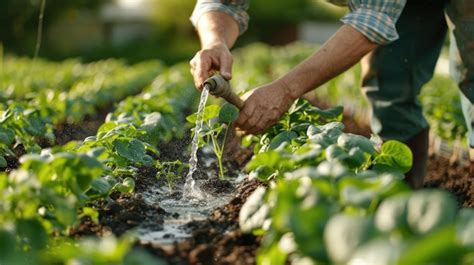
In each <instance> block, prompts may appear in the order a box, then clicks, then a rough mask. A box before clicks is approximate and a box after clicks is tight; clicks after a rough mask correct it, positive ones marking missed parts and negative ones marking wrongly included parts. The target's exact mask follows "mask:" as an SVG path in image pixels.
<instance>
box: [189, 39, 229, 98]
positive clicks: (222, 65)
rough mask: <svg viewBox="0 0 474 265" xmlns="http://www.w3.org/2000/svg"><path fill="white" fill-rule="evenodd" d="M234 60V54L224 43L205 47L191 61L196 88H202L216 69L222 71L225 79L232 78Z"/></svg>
mask: <svg viewBox="0 0 474 265" xmlns="http://www.w3.org/2000/svg"><path fill="white" fill-rule="evenodd" d="M232 62H233V58H232V54H231V53H230V51H229V48H227V45H225V44H224V43H217V44H212V45H209V46H208V47H203V49H201V50H200V51H198V52H197V53H196V55H194V58H193V59H192V60H191V61H190V63H189V64H190V66H191V74H192V75H193V78H194V84H195V85H196V88H198V89H199V90H202V88H203V87H202V85H203V83H204V81H205V80H206V79H208V78H209V77H210V76H211V75H212V72H214V71H220V74H221V75H222V77H224V79H226V80H230V79H231V78H232Z"/></svg>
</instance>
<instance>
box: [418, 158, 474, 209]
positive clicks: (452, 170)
mask: <svg viewBox="0 0 474 265" xmlns="http://www.w3.org/2000/svg"><path fill="white" fill-rule="evenodd" d="M469 167H470V165H468V164H467V163H466V164H464V165H457V164H450V163H449V159H447V158H444V157H441V156H436V157H435V156H432V157H430V158H429V160H428V175H427V177H426V178H425V183H424V186H425V187H427V188H441V189H444V190H447V191H449V192H451V193H452V194H453V195H454V196H455V197H456V199H457V201H458V204H459V206H461V207H466V208H472V207H474V173H473V172H469V170H470V169H469Z"/></svg>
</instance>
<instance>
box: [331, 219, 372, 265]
mask: <svg viewBox="0 0 474 265" xmlns="http://www.w3.org/2000/svg"><path fill="white" fill-rule="evenodd" d="M372 231H373V225H372V221H371V220H370V219H369V218H368V217H362V216H349V215H346V214H338V215H335V216H333V217H331V219H330V220H329V222H328V223H327V225H326V227H325V229H324V243H325V246H326V249H327V252H328V254H329V257H330V258H331V260H332V261H333V262H334V263H335V264H345V263H346V262H347V261H348V260H349V259H350V257H351V256H352V254H353V253H354V252H355V251H356V250H357V248H358V247H360V246H361V245H363V244H364V243H366V241H367V240H368V239H369V238H370V236H371V234H372Z"/></svg>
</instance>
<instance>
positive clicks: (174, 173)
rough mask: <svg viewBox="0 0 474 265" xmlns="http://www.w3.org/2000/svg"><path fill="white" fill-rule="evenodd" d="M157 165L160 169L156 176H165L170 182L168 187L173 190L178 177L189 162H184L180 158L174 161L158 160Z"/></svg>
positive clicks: (159, 177) (158, 177)
mask: <svg viewBox="0 0 474 265" xmlns="http://www.w3.org/2000/svg"><path fill="white" fill-rule="evenodd" d="M155 167H156V169H158V172H157V173H156V178H157V179H161V178H164V179H165V180H166V182H167V183H168V189H169V190H170V192H171V191H172V189H173V187H174V185H175V183H176V181H177V180H178V178H179V177H181V174H182V173H183V172H184V170H185V169H186V168H188V167H189V166H188V165H187V164H183V162H181V161H179V160H176V161H172V162H162V161H159V160H157V161H156V164H155Z"/></svg>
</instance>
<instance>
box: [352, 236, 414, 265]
mask: <svg viewBox="0 0 474 265" xmlns="http://www.w3.org/2000/svg"><path fill="white" fill-rule="evenodd" d="M403 251H404V248H403V245H401V244H400V243H398V242H396V241H390V240H389V239H386V238H377V239H374V240H371V241H369V242H368V243H366V244H364V245H362V246H361V247H359V248H358V249H357V250H356V252H355V253H354V255H352V257H351V259H350V260H349V262H348V263H347V265H361V264H364V263H365V262H364V261H370V264H371V265H372V264H373V265H393V264H413V265H414V264H420V263H397V261H398V260H399V257H400V255H401V254H402V253H403Z"/></svg>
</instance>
